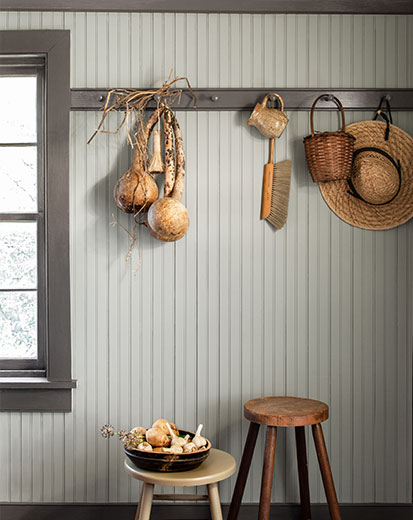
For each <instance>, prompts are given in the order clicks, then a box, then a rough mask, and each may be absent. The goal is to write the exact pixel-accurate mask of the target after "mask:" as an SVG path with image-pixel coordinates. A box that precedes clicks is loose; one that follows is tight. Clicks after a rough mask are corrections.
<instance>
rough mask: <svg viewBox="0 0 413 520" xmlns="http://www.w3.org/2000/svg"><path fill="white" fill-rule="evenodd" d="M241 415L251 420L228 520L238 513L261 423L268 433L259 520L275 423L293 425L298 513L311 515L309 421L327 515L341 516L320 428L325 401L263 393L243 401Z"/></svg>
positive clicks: (266, 498) (267, 490)
mask: <svg viewBox="0 0 413 520" xmlns="http://www.w3.org/2000/svg"><path fill="white" fill-rule="evenodd" d="M244 417H246V418H247V419H248V420H249V421H251V424H250V427H249V431H248V436H247V440H246V441H245V447H244V453H243V455H242V460H241V465H240V468H239V473H238V477H237V482H236V484H235V489H234V493H233V495H232V502H231V506H230V509H229V513H228V520H235V519H236V518H237V517H238V513H239V508H240V505H241V500H242V495H243V494H244V489H245V483H246V482H247V477H248V471H249V468H250V465H251V459H252V455H253V453H254V448H255V444H256V442H257V435H258V430H259V428H260V424H265V425H267V437H266V442H265V453H264V466H263V471H262V481H261V496H260V508H259V514H258V518H259V520H267V519H268V518H269V514H270V504H271V488H272V480H273V473H274V456H275V441H276V438H277V426H284V427H289V426H294V427H295V440H296V446H297V461H298V479H299V484H300V502H301V517H302V519H303V520H309V519H311V509H310V490H309V487H308V469H307V451H306V445H305V431H304V426H307V425H310V424H311V427H312V430H313V437H314V443H315V448H316V451H317V457H318V463H319V465H320V470H321V476H322V478H323V484H324V489H325V493H326V496H327V502H328V508H329V511H330V517H331V518H332V519H333V520H340V518H341V517H340V510H339V507H338V502H337V496H336V491H335V489H334V481H333V476H332V474H331V468H330V463H329V461H328V455H327V450H326V445H325V442H324V436H323V430H322V428H321V424H320V423H321V422H323V421H325V420H326V419H327V418H328V405H326V404H325V403H322V402H321V401H313V400H312V399H301V398H299V397H262V398H259V399H252V400H251V401H248V402H247V403H245V405H244Z"/></svg>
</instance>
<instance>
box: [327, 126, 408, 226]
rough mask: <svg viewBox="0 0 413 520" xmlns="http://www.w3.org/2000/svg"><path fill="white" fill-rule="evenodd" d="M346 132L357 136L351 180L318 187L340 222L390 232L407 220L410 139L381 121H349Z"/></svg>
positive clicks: (405, 134) (397, 129) (331, 182)
mask: <svg viewBox="0 0 413 520" xmlns="http://www.w3.org/2000/svg"><path fill="white" fill-rule="evenodd" d="M386 130H387V136H388V139H387V140H386ZM346 132H349V133H350V134H352V135H354V137H355V138H356V141H355V144H354V160H353V167H352V173H351V178H350V180H349V181H347V180H339V181H330V182H320V183H319V186H320V191H321V194H322V196H323V198H324V200H325V202H326V203H327V205H328V206H329V207H330V209H331V210H332V211H334V213H335V214H336V215H337V216H338V217H340V218H341V219H342V220H344V221H345V222H347V223H348V224H351V225H352V226H356V227H359V228H363V229H391V228H394V227H397V226H400V225H401V224H404V223H405V222H407V221H408V220H410V219H411V218H412V217H413V138H412V137H411V136H410V135H409V134H407V133H406V132H404V131H403V130H401V129H400V128H398V127H397V126H394V125H387V124H386V123H385V122H381V121H362V122H360V123H353V124H351V125H348V126H347V127H346Z"/></svg>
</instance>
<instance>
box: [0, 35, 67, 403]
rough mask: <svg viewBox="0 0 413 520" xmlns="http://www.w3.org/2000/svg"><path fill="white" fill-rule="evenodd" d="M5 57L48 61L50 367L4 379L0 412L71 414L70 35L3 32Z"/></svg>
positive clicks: (47, 321)
mask: <svg viewBox="0 0 413 520" xmlns="http://www.w3.org/2000/svg"><path fill="white" fill-rule="evenodd" d="M0 55H4V56H11V57H14V58H15V57H16V56H19V57H21V58H22V62H24V60H25V57H34V56H39V57H43V58H44V60H45V74H46V78H45V93H44V106H45V110H44V118H45V125H44V127H45V131H44V162H45V164H44V175H45V200H46V204H45V244H46V249H45V251H46V253H45V287H46V294H45V300H46V316H45V320H44V325H45V328H46V331H45V332H46V333H45V345H46V355H45V357H46V367H45V372H42V371H41V370H40V371H38V370H16V371H11V370H10V371H4V372H3V373H2V374H1V373H0V411H63V412H69V411H71V406H72V394H71V389H72V388H74V387H75V386H76V384H75V381H73V380H72V376H71V362H72V361H71V334H70V326H71V325H70V266H69V113H70V31H66V30H40V31H37V30H36V31H0Z"/></svg>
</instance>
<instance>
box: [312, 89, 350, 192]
mask: <svg viewBox="0 0 413 520" xmlns="http://www.w3.org/2000/svg"><path fill="white" fill-rule="evenodd" d="M327 96H328V95H327V94H322V95H321V96H319V97H318V98H317V99H316V100H315V101H314V103H313V106H312V107H311V115H310V125H311V135H308V136H307V137H305V138H304V148H305V158H306V160H307V165H308V169H309V170H310V174H311V177H312V179H313V181H314V182H327V181H337V180H342V179H349V178H350V175H351V167H352V163H353V153H354V141H355V138H354V137H353V136H352V135H351V134H349V133H347V132H345V131H344V127H345V121H344V110H343V105H342V104H341V103H340V101H339V100H338V99H337V98H336V97H335V96H331V98H332V100H333V101H334V103H335V104H336V105H337V107H338V108H339V110H340V112H341V122H342V128H341V130H338V131H337V132H320V133H315V132H314V120H313V117H314V108H315V106H316V104H317V103H318V101H319V100H320V99H321V98H327ZM328 97H329V96H328ZM329 98H330V97H329Z"/></svg>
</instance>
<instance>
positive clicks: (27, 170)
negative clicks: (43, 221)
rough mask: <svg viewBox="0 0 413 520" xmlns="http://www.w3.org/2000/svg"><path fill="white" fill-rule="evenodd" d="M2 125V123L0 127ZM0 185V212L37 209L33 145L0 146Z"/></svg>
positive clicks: (20, 211) (28, 211) (34, 210)
mask: <svg viewBox="0 0 413 520" xmlns="http://www.w3.org/2000/svg"><path fill="white" fill-rule="evenodd" d="M0 113H1V112H0ZM3 126H4V125H3V123H2V124H1V125H0V128H2V127H3ZM0 186H1V190H0V213H35V212H36V211H37V148H36V147H35V146H28V147H27V146H24V147H20V146H13V147H5V146H0Z"/></svg>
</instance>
